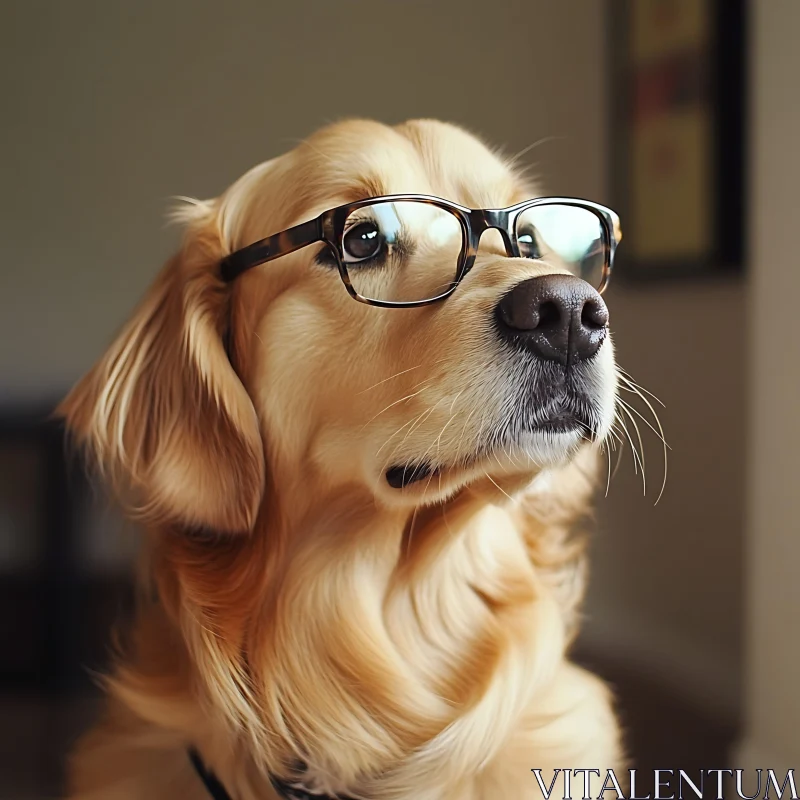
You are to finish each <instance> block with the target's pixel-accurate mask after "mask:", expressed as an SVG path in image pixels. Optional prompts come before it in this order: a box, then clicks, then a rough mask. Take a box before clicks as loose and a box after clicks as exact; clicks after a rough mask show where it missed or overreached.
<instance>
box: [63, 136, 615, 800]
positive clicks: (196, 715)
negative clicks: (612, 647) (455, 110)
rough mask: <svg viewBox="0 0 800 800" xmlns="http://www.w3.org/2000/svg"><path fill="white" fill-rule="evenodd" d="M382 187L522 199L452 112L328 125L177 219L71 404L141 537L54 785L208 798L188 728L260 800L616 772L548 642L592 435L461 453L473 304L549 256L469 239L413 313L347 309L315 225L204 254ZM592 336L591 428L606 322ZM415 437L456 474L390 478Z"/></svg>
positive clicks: (483, 797) (71, 417) (474, 373)
mask: <svg viewBox="0 0 800 800" xmlns="http://www.w3.org/2000/svg"><path fill="white" fill-rule="evenodd" d="M400 192H415V193H426V194H434V195H438V196H441V197H446V198H448V199H451V200H454V201H456V202H460V203H462V204H464V205H467V206H470V207H474V208H483V207H502V206H507V205H510V204H511V203H514V202H516V201H518V200H520V199H524V198H525V197H529V196H533V193H532V187H530V186H528V185H526V183H525V181H524V180H523V179H522V178H521V177H520V176H519V175H517V174H516V173H515V171H514V169H513V168H512V167H511V166H510V165H509V163H508V162H506V161H505V160H503V159H502V158H501V157H499V156H498V155H496V154H494V153H492V152H491V151H490V150H488V149H487V148H486V147H485V146H484V145H483V144H482V143H480V142H478V141H477V140H476V139H474V138H473V137H472V136H470V135H468V134H466V133H465V132H463V131H461V130H460V129H458V128H455V127H453V126H449V125H445V124H442V123H437V122H432V121H414V122H409V123H406V124H403V125H400V126H397V127H395V128H390V127H386V126H384V125H380V124H378V123H373V122H367V121H348V122H345V123H339V124H336V125H333V126H330V127H328V128H326V129H324V130H322V131H321V132H319V133H317V134H316V135H315V136H313V137H312V138H310V139H309V140H308V141H306V142H304V143H303V144H301V145H300V146H299V147H297V148H296V149H295V150H294V151H292V152H290V153H288V154H287V155H284V156H282V157H280V158H277V159H274V160H272V161H269V162H267V163H265V164H262V165H260V166H258V167H256V168H254V169H253V170H251V171H250V172H248V173H247V174H246V175H244V176H243V177H242V178H241V179H240V180H239V181H237V182H236V183H235V184H234V185H233V186H232V187H231V188H230V189H228V191H226V192H225V193H224V194H223V195H222V196H221V197H220V198H218V199H216V200H211V201H207V202H192V203H191V204H188V205H187V206H186V207H185V208H184V209H183V210H182V211H181V212H180V217H181V220H182V222H183V223H184V224H185V226H186V235H185V240H184V243H183V246H182V248H181V250H180V252H179V253H178V254H177V255H176V256H175V257H174V258H173V259H171V261H170V262H169V263H168V264H167V265H166V267H165V269H164V271H163V272H162V274H161V275H160V277H159V278H158V280H157V281H156V283H155V285H154V286H153V287H152V289H151V290H150V292H149V294H148V295H147V297H146V298H145V300H144V302H143V303H142V304H141V306H140V307H139V309H138V310H137V311H136V312H135V314H134V316H133V318H132V320H131V321H130V322H129V323H128V325H127V326H126V327H125V328H124V329H123V331H122V332H121V334H120V335H119V338H118V339H117V341H116V342H115V343H114V344H113V345H112V346H111V348H110V350H109V351H108V353H107V354H106V355H105V357H104V358H103V359H102V360H101V361H100V362H99V363H98V364H97V365H96V366H95V368H94V369H93V370H92V371H91V372H90V373H89V374H88V375H87V376H86V377H85V378H84V379H83V380H82V381H81V382H80V383H79V384H78V385H77V386H76V387H75V388H74V389H73V391H72V392H71V394H70V395H69V396H68V398H67V399H66V400H65V401H64V403H63V405H62V407H61V413H62V414H63V415H64V417H65V418H66V420H67V422H68V425H69V428H70V430H71V431H72V433H73V434H74V436H75V438H76V439H77V440H78V441H79V442H80V443H81V444H82V445H84V446H85V447H86V448H87V450H88V452H89V453H90V456H91V458H92V460H93V461H94V462H95V463H96V464H97V465H98V466H99V467H100V469H101V470H102V471H103V473H104V474H105V475H106V476H107V478H108V480H109V481H110V482H111V483H112V485H113V486H114V487H115V489H116V490H117V491H118V492H119V494H120V496H121V497H122V498H123V500H124V501H125V502H126V503H127V504H128V507H129V508H130V510H131V513H133V514H135V515H136V516H137V517H138V518H139V519H141V520H142V521H143V523H144V527H145V528H146V530H147V536H148V561H147V568H146V573H147V576H148V577H147V579H146V580H145V581H144V585H143V591H142V596H141V599H140V602H139V607H138V612H137V616H136V620H135V624H134V625H133V628H132V630H131V631H130V635H129V636H127V637H126V639H125V643H124V645H123V646H121V652H120V653H119V656H118V659H117V662H116V666H115V668H114V670H113V672H112V674H111V675H110V676H109V678H108V682H107V684H108V694H109V699H108V703H107V708H106V711H105V713H104V715H103V718H102V719H101V721H100V722H99V723H98V725H97V726H96V727H95V728H94V729H93V730H92V731H91V732H90V733H89V734H88V735H87V736H86V737H85V738H84V740H83V741H82V743H81V744H80V746H79V748H78V751H77V753H76V755H75V757H74V759H73V763H72V770H71V794H70V797H73V798H81V799H82V800H134V799H138V798H147V799H148V800H159V798H178V797H179V798H186V799H187V800H207V793H206V790H205V789H204V787H203V786H202V785H201V784H200V782H199V781H198V779H197V776H196V775H195V774H194V772H193V771H192V769H191V767H190V765H189V762H188V759H187V755H186V748H187V746H188V745H189V744H193V745H195V746H196V747H197V748H198V749H199V750H200V751H201V753H202V754H203V757H204V759H205V761H206V762H207V764H208V765H209V766H210V767H211V768H212V769H213V770H214V771H215V772H216V774H217V775H218V776H219V777H220V779H221V780H222V781H223V782H224V783H225V785H226V786H227V788H228V791H229V792H230V793H231V794H232V796H233V797H234V798H236V799H237V800H256V799H258V800H265V798H270V797H275V795H274V793H273V791H272V789H271V788H270V785H269V781H268V779H267V777H266V775H267V773H270V772H271V773H273V774H278V775H282V776H291V775H292V774H293V771H294V770H296V769H297V768H298V767H297V765H298V763H299V762H302V763H303V764H304V765H305V767H306V769H305V771H304V773H303V775H302V776H301V778H302V780H303V781H304V783H305V785H307V786H309V787H311V788H314V789H317V790H320V791H321V790H324V791H327V792H336V791H339V792H342V793H346V794H348V795H350V796H357V797H363V798H370V800H384V799H387V800H388V798H397V800H400V798H408V800H411V799H412V798H413V800H426V799H430V800H450V799H451V798H452V799H453V800H455V798H458V799H459V800H489V798H533V797H539V796H540V793H539V790H538V788H537V784H536V781H535V780H534V778H533V776H532V774H531V772H530V770H531V769H532V768H541V769H542V770H543V772H544V774H546V772H547V770H548V769H553V768H565V767H572V768H582V767H586V768H595V769H600V770H601V771H602V772H604V770H605V769H608V768H615V767H618V766H619V765H620V745H619V736H618V731H617V725H616V722H615V719H614V715H613V713H612V710H611V705H610V699H609V694H608V692H607V690H606V689H605V687H604V686H603V685H602V684H601V682H600V681H599V680H597V679H596V678H594V677H593V676H591V675H589V674H587V673H586V672H584V671H582V670H580V669H578V668H577V667H575V666H573V665H571V664H570V663H569V661H568V660H567V657H566V654H565V653H566V648H567V645H568V643H569V640H570V639H571V637H572V635H573V633H574V631H575V628H576V623H577V606H578V603H579V601H580V598H581V594H582V590H583V585H584V551H583V545H582V540H581V538H580V536H579V535H576V532H575V528H576V525H578V524H579V522H580V520H581V518H582V516H583V515H584V513H585V511H586V509H587V506H588V502H589V500H590V496H591V492H592V486H593V482H594V473H595V467H596V460H597V445H596V444H595V445H590V444H586V443H582V442H581V441H579V440H578V439H576V440H574V441H572V440H570V442H569V443H568V446H565V447H562V448H561V450H559V447H561V446H560V445H559V444H558V442H556V443H553V442H551V443H550V444H547V443H544V444H542V443H540V445H541V447H540V449H539V450H538V451H537V454H536V457H535V458H531V457H528V456H526V454H525V453H523V452H521V451H518V452H503V453H497V454H494V455H493V456H492V457H491V458H483V459H478V460H470V457H471V455H474V454H475V453H477V452H478V449H479V445H480V442H481V436H482V435H484V433H485V430H484V429H485V427H486V426H487V425H490V424H491V422H492V420H493V419H495V418H496V416H497V414H499V413H500V407H501V405H502V403H503V402H504V401H505V399H506V398H507V396H508V392H510V391H512V390H513V386H511V385H510V383H509V380H510V379H509V375H508V365H507V364H505V363H500V361H501V360H500V359H498V357H497V354H496V352H495V351H494V350H493V349H492V347H493V346H492V344H491V340H492V337H491V331H489V327H488V322H487V320H488V319H489V317H490V311H491V309H492V308H493V307H494V304H495V303H496V302H497V300H498V298H499V297H500V296H501V294H502V293H503V292H504V291H506V290H507V289H508V288H509V287H511V286H513V285H515V283H517V282H518V281H520V280H522V279H524V278H526V277H530V276H532V275H536V274H541V273H542V272H543V271H548V270H547V269H546V268H545V267H544V266H543V265H542V264H541V263H537V262H532V261H525V260H523V259H509V258H507V257H506V256H505V253H504V251H503V250H502V247H501V245H500V241H499V237H496V236H493V234H496V232H490V233H489V234H487V235H486V236H485V237H484V239H483V241H482V242H481V252H480V254H479V257H478V260H477V263H476V266H475V268H474V269H473V270H472V272H470V273H469V275H468V276H467V277H466V278H465V280H464V282H463V283H462V285H461V286H460V287H459V288H458V290H457V291H456V292H455V294H454V295H453V296H452V297H450V298H449V299H448V300H446V301H445V302H443V303H439V304H437V305H435V306H431V307H425V308H416V309H377V308H373V307H369V306H366V305H362V304H360V303H357V302H354V301H353V300H352V299H351V298H350V297H348V295H347V293H346V292H345V290H344V287H343V286H342V285H341V282H340V280H339V278H338V277H337V276H336V275H335V274H334V273H333V272H332V271H331V270H325V269H321V268H320V267H319V266H316V265H315V263H314V259H315V254H316V251H317V250H318V249H319V248H318V247H308V248H305V249H303V250H300V251H297V252H296V253H294V254H292V255H289V256H286V257H283V258H280V259H278V260H276V261H273V262H270V263H268V264H266V265H264V266H262V267H260V268H258V269H253V270H251V271H250V272H248V273H246V274H244V275H243V276H241V277H240V278H239V279H237V281H236V282H234V283H233V284H231V285H226V284H224V283H223V282H222V281H221V280H220V279H219V277H218V273H219V262H220V259H221V258H222V257H223V256H224V255H226V254H227V253H229V252H231V251H233V250H235V249H237V248H239V247H242V246H244V245H246V244H249V243H250V242H252V241H255V240H257V239H259V238H262V237H264V236H266V235H269V234H272V233H275V232H277V231H279V230H282V229H284V228H287V227H289V226H290V225H293V224H296V223H298V222H301V221H304V220H306V219H309V218H311V217H312V216H315V215H316V214H318V213H320V212H321V211H322V210H324V209H326V208H330V207H333V206H335V205H338V204H341V203H345V202H349V201H351V200H356V199H359V198H361V197H365V196H374V195H379V194H386V193H400ZM549 271H553V270H549ZM600 356H601V358H600V360H599V362H598V363H599V366H598V387H599V388H598V398H599V399H598V402H599V403H601V405H602V407H603V410H604V414H605V415H606V416H605V417H604V425H605V427H604V428H603V430H601V431H599V433H600V435H601V438H602V436H603V435H605V434H606V433H607V428H608V426H610V418H611V416H613V406H614V396H615V392H616V383H615V379H614V378H613V374H614V371H613V354H612V349H611V342H610V340H609V341H607V342H606V343H605V344H604V345H603V347H602V349H601V353H600ZM433 451H435V453H436V458H437V461H438V463H442V464H445V465H446V464H451V465H452V467H451V468H445V469H442V470H441V471H440V472H439V473H438V474H437V475H436V477H434V478H432V479H431V480H429V481H421V482H419V483H418V484H413V485H411V486H408V487H406V488H405V489H403V490H402V491H398V490H396V489H391V488H390V487H389V486H388V485H387V484H386V481H385V480H384V479H383V475H384V472H385V469H386V467H387V465H388V464H389V463H390V459H392V458H398V459H400V460H401V461H402V459H403V458H406V459H409V458H413V457H415V456H420V455H421V454H430V453H431V452H433ZM557 451H558V452H557ZM528 455H530V454H528ZM537 462H538V465H537ZM542 464H544V466H542Z"/></svg>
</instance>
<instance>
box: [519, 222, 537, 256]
mask: <svg viewBox="0 0 800 800" xmlns="http://www.w3.org/2000/svg"><path fill="white" fill-rule="evenodd" d="M517 244H518V245H519V254H520V255H521V256H522V257H523V258H541V257H542V253H541V251H540V250H539V244H538V243H537V241H536V233H535V231H533V230H532V229H530V228H529V229H527V230H522V231H520V232H519V233H518V234H517Z"/></svg>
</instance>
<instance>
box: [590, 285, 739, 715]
mask: <svg viewBox="0 0 800 800" xmlns="http://www.w3.org/2000/svg"><path fill="white" fill-rule="evenodd" d="M608 300H609V306H610V308H611V324H612V328H613V330H614V332H615V334H614V336H615V342H616V344H617V354H618V361H619V364H620V365H621V366H622V367H624V368H625V369H626V370H628V371H629V372H630V373H631V374H632V375H633V376H634V378H635V379H636V380H637V381H638V382H639V383H640V384H641V385H642V386H644V387H645V388H646V389H649V390H650V391H652V392H654V393H655V394H656V395H658V396H659V397H660V398H661V399H662V400H663V402H664V403H665V405H666V408H661V407H660V406H658V405H655V404H654V405H655V408H656V410H657V411H658V414H659V417H660V418H661V421H662V424H663V427H664V431H665V433H666V439H667V441H668V443H669V445H670V446H671V448H672V450H671V451H670V452H669V453H668V465H669V470H668V477H667V485H666V489H665V491H664V495H663V497H662V498H661V500H660V501H659V503H658V505H654V503H655V501H656V498H657V497H658V493H659V490H660V487H661V481H662V476H663V471H662V470H663V455H662V450H661V445H660V442H659V441H658V440H657V439H656V437H655V436H654V435H653V434H652V433H650V432H649V431H648V430H647V428H646V426H645V425H644V424H643V423H641V421H640V428H641V430H642V435H643V439H644V450H645V456H646V458H645V467H646V477H647V496H643V494H642V483H641V478H640V476H637V475H635V474H634V470H633V461H632V457H631V454H630V448H629V447H628V448H627V450H626V452H625V454H624V456H623V460H622V463H621V465H620V467H619V470H618V472H617V474H616V476H615V477H614V479H613V481H612V483H611V488H610V491H609V494H608V497H607V498H606V499H602V498H601V500H600V503H599V522H600V530H599V532H598V536H597V538H596V540H595V544H594V559H593V572H592V575H593V578H592V583H591V586H590V592H589V599H588V604H587V613H588V615H589V619H588V622H587V629H586V634H585V635H586V639H587V641H589V642H590V643H591V644H592V645H593V646H596V647H601V648H603V649H604V650H605V652H606V655H607V656H608V655H610V654H611V655H613V657H615V658H617V659H619V660H621V661H624V662H626V663H627V664H628V665H629V666H633V667H638V668H640V669H642V670H646V671H647V672H648V673H649V674H650V675H651V676H652V678H653V679H654V680H656V681H661V682H664V683H666V684H668V685H669V687H670V688H672V689H673V690H675V691H678V692H679V693H681V694H687V695H688V696H689V699H690V700H694V701H695V702H697V703H698V704H700V705H702V706H704V707H706V708H707V709H708V710H709V711H710V712H711V713H715V714H718V715H719V716H721V717H724V718H726V719H731V718H735V717H736V716H737V715H738V710H739V704H740V696H739V695H740V679H741V627H742V619H741V614H742V608H743V600H742V545H743V513H744V455H745V454H744V449H745V429H744V423H745V407H744V406H745V394H746V379H747V376H746V330H745V324H746V320H747V317H748V314H747V302H746V292H745V288H744V286H743V284H742V282H741V281H720V282H710V283H686V284H684V283H678V284H673V285H658V286H653V287H650V288H647V289H631V288H628V287H625V288H624V289H619V290H616V289H615V290H614V291H613V292H611V293H610V295H609V298H608ZM623 397H625V398H626V399H628V401H629V402H630V401H631V397H630V395H626V394H624V393H623ZM635 405H636V406H637V407H638V408H639V409H641V410H642V412H643V413H645V414H647V412H646V409H645V408H644V406H643V404H642V403H641V402H638V403H636V404H635ZM628 427H629V428H631V433H632V434H633V429H632V426H630V424H629V426H628Z"/></svg>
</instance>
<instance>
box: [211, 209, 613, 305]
mask: <svg viewBox="0 0 800 800" xmlns="http://www.w3.org/2000/svg"><path fill="white" fill-rule="evenodd" d="M401 201H404V202H415V203H426V204H428V205H432V206H436V207H437V208H441V209H443V210H445V211H447V212H449V213H451V214H452V215H453V216H454V217H456V219H457V220H458V221H459V223H460V225H461V234H462V240H461V251H460V253H459V256H458V265H457V268H456V274H455V278H454V279H453V282H452V283H451V284H450V285H449V286H448V287H447V289H446V290H445V291H444V292H442V293H441V294H438V295H436V296H435V297H429V298H426V299H424V300H412V301H391V300H374V299H372V298H369V297H364V296H363V295H361V294H359V293H358V292H357V291H356V290H355V289H354V288H353V285H352V283H351V282H350V276H349V275H348V273H347V265H346V263H345V260H344V251H343V244H342V241H343V237H344V234H345V224H346V222H347V219H348V217H349V216H350V215H351V214H352V213H353V212H354V211H357V210H358V209H359V208H364V207H365V206H371V205H375V204H376V203H392V202H401ZM545 205H564V206H573V207H576V208H583V209H586V210H587V211H590V212H591V213H593V214H594V215H595V216H596V217H597V218H598V219H599V220H600V223H601V226H602V229H603V233H604V236H603V246H604V249H605V261H604V265H603V274H602V278H601V280H600V285H599V286H596V287H595V288H596V289H597V290H598V291H599V292H600V293H602V292H603V291H604V290H605V288H606V287H607V286H608V282H609V280H610V278H611V271H612V269H613V267H614V252H615V250H616V247H617V240H618V238H619V237H618V232H619V217H618V216H617V215H616V214H615V213H614V212H613V211H612V210H611V209H609V208H606V207H605V206H601V205H599V204H597V203H592V202H591V201H589V200H580V199H578V198H575V197H539V198H536V199H534V200H525V201H523V202H521V203H517V204H516V205H513V206H509V207H508V208H493V209H489V208H482V209H475V208H466V207H465V206H462V205H459V204H458V203H453V202H451V201H449V200H443V199H442V198H440V197H432V196H430V195H424V194H390V195H385V196H383V197H370V198H367V199H364V200H357V201H356V202H354V203H347V204H345V205H343V206H337V207H336V208H331V209H329V210H328V211H323V212H322V213H321V214H320V215H319V216H318V217H316V218H315V219H311V220H309V221H308V222H302V223H300V224H299V225H295V226H294V227H292V228H287V229H286V230H285V231H281V232H280V233H276V234H273V235H272V236H267V237H266V238H265V239H260V240H259V241H257V242H253V244H249V245H247V246H246V247H243V248H241V249H240V250H236V251H235V252H234V253H231V254H230V255H229V256H227V257H226V258H224V259H223V260H222V263H221V276H222V279H223V280H224V281H227V282H230V281H233V280H234V279H236V278H238V277H239V275H241V274H242V273H243V272H246V271H247V270H249V269H252V268H253V267H257V266H259V265H261V264H265V263H266V262H267V261H272V260H273V259H275V258H280V256H285V255H288V254H289V253H293V252H294V251H295V250H299V249H300V248H301V247H307V246H308V245H311V244H315V243H316V242H324V243H325V245H327V247H328V248H329V249H330V250H331V252H332V253H333V254H334V256H335V257H336V263H337V266H338V268H339V275H340V276H341V278H342V281H343V283H344V286H345V288H346V289H347V292H348V294H349V295H350V296H351V297H352V298H353V299H354V300H358V301H359V302H361V303H366V304H367V305H370V306H378V307H380V308H413V307H416V306H427V305H430V304H431V303H438V302H439V301H441V300H444V299H445V298H447V297H449V296H450V295H451V294H452V293H453V292H454V291H455V290H456V288H457V287H458V284H459V283H461V281H462V280H463V278H464V276H465V275H466V274H467V273H468V272H469V271H470V270H471V269H472V267H473V265H474V263H475V257H476V256H477V254H478V247H479V244H480V240H481V236H482V235H483V234H484V233H485V232H486V231H487V230H489V229H490V228H494V229H495V230H498V231H500V235H501V236H502V238H503V244H504V246H505V249H506V255H507V256H509V257H513V258H519V257H520V252H519V245H518V244H517V237H516V232H515V231H516V220H517V217H518V216H519V215H520V214H521V213H523V212H524V211H527V210H528V209H530V208H533V207H535V206H545Z"/></svg>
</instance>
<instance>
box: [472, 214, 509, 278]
mask: <svg viewBox="0 0 800 800" xmlns="http://www.w3.org/2000/svg"><path fill="white" fill-rule="evenodd" d="M514 218H516V215H514V216H513V218H512V215H511V214H510V213H509V212H508V210H507V209H505V208H486V209H481V210H480V211H475V212H473V214H472V216H471V218H470V223H471V224H472V247H473V253H472V258H471V259H470V260H471V262H474V260H475V256H476V255H477V254H478V247H479V245H480V241H481V238H482V237H483V234H484V233H486V231H488V230H492V229H494V230H497V231H499V232H500V237H501V238H502V240H503V247H505V250H506V255H507V256H508V257H509V258H517V257H519V247H518V246H517V241H516V237H515V236H514V235H513V232H512V227H511V226H512V225H513V223H514ZM471 266H472V264H470V267H471Z"/></svg>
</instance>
